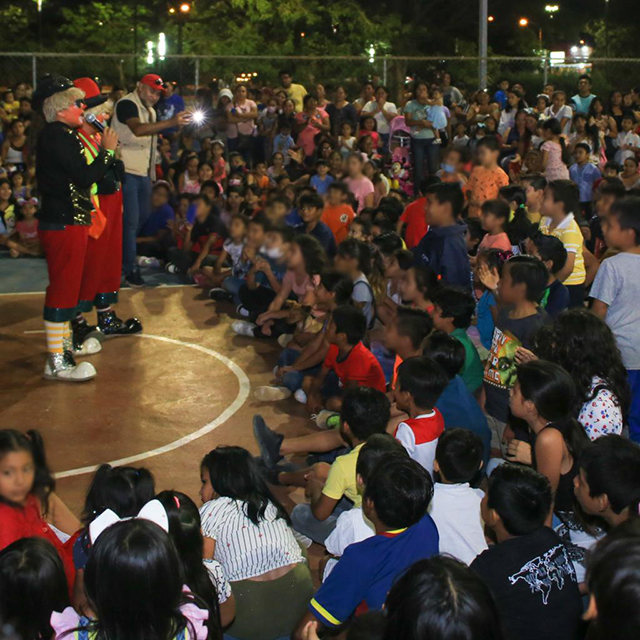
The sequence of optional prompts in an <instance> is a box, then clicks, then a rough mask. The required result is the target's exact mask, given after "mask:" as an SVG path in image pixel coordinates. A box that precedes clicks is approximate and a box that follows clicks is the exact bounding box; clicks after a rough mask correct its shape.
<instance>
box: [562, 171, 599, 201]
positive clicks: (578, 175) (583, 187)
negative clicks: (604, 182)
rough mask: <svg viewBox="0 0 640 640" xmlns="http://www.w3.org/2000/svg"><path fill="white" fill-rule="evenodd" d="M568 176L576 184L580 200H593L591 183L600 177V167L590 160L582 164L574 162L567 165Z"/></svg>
mask: <svg viewBox="0 0 640 640" xmlns="http://www.w3.org/2000/svg"><path fill="white" fill-rule="evenodd" d="M569 177H570V178H571V179H572V180H573V181H574V182H575V183H576V184H577V185H578V189H579V190H580V202H591V201H592V200H593V183H594V182H596V181H597V180H600V178H602V174H601V173H600V169H598V167H596V166H595V165H593V164H591V163H590V162H587V164H583V165H582V166H580V165H579V164H578V163H575V164H572V165H571V167H569Z"/></svg>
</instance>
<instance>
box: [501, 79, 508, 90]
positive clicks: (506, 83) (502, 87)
mask: <svg viewBox="0 0 640 640" xmlns="http://www.w3.org/2000/svg"><path fill="white" fill-rule="evenodd" d="M500 88H501V89H502V90H503V91H506V90H507V89H508V88H509V81H508V80H503V81H502V82H501V83H500Z"/></svg>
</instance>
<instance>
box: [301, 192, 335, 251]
mask: <svg viewBox="0 0 640 640" xmlns="http://www.w3.org/2000/svg"><path fill="white" fill-rule="evenodd" d="M323 209H324V201H323V200H322V198H321V197H320V196H319V195H318V194H317V193H313V194H309V195H305V196H302V198H300V203H299V211H300V217H301V218H302V222H303V225H304V226H303V227H302V230H303V231H304V233H306V234H308V235H310V236H313V237H314V238H315V239H316V240H317V241H318V242H319V243H320V245H321V246H322V248H323V249H324V251H325V253H326V254H327V256H328V257H329V258H333V256H335V255H336V242H335V239H334V237H333V232H332V231H331V229H330V228H329V227H328V226H327V225H326V224H325V223H324V222H322V221H321V218H322V214H323Z"/></svg>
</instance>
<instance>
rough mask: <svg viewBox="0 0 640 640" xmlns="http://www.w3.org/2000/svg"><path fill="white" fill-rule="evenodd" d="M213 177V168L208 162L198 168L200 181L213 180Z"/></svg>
mask: <svg viewBox="0 0 640 640" xmlns="http://www.w3.org/2000/svg"><path fill="white" fill-rule="evenodd" d="M212 178H213V169H212V168H211V167H210V166H209V165H208V164H203V165H202V166H201V167H200V169H198V179H199V180H200V182H206V181H207V180H211V179H212Z"/></svg>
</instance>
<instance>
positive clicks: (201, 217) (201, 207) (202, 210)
mask: <svg viewBox="0 0 640 640" xmlns="http://www.w3.org/2000/svg"><path fill="white" fill-rule="evenodd" d="M210 213H211V206H210V205H207V203H206V202H205V201H204V200H198V201H197V205H196V219H197V220H198V222H204V221H205V220H206V219H207V218H208V217H209V214H210Z"/></svg>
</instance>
